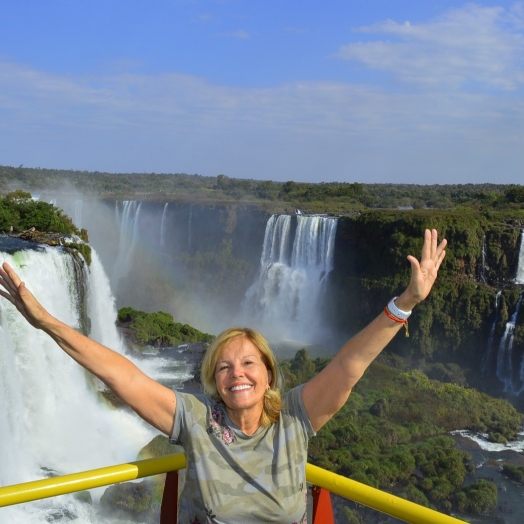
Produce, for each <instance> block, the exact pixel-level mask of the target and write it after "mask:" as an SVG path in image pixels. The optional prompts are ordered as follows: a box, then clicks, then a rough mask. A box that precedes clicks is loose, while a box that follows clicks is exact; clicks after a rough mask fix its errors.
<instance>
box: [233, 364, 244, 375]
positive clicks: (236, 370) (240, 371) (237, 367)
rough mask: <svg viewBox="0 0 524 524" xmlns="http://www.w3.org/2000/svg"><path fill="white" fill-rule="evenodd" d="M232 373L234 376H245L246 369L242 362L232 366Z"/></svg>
mask: <svg viewBox="0 0 524 524" xmlns="http://www.w3.org/2000/svg"><path fill="white" fill-rule="evenodd" d="M231 373H232V375H233V377H242V376H244V370H243V368H242V366H241V365H240V364H237V365H235V366H233V367H232V368H231Z"/></svg>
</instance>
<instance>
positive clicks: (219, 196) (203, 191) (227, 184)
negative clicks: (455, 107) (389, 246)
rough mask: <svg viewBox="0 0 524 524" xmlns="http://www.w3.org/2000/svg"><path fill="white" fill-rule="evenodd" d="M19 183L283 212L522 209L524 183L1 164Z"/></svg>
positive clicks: (6, 178)
mask: <svg viewBox="0 0 524 524" xmlns="http://www.w3.org/2000/svg"><path fill="white" fill-rule="evenodd" d="M13 184H16V185H17V187H24V188H26V189H27V190H30V191H36V190H40V191H43V190H45V191H52V192H62V191H63V190H64V187H67V188H69V189H68V190H69V191H70V192H72V191H78V192H81V193H83V194H90V195H97V196H101V197H117V198H124V197H125V198H128V199H131V198H136V199H142V200H144V199H157V200H158V199H163V200H166V201H190V202H195V201H199V202H244V203H246V202H256V203H257V204H259V205H266V206H268V205H269V206H270V207H271V209H273V210H275V211H277V210H280V211H283V210H287V211H292V210H293V209H294V207H300V208H301V209H303V210H305V211H307V212H329V213H333V214H341V213H345V212H352V211H361V210H363V209H366V208H397V207H412V208H414V209H421V208H425V207H427V208H431V209H450V208H457V207H458V208H470V209H488V208H489V209H498V208H514V209H522V207H523V206H524V188H523V187H521V186H516V185H507V184H506V185H503V184H453V185H427V186H422V185H415V184H361V183H358V182H344V183H341V182H329V183H319V184H312V183H300V182H293V181H288V182H284V183H282V182H273V181H271V180H262V181H261V180H248V179H235V178H230V177H228V176H226V175H223V174H221V175H218V176H217V177H205V176H200V175H196V174H195V175H188V174H185V173H175V174H166V173H162V174H157V173H120V174H114V173H101V172H98V171H95V172H88V171H74V170H58V169H41V168H25V167H23V166H19V167H10V166H0V191H8V190H9V189H10V188H12V187H13Z"/></svg>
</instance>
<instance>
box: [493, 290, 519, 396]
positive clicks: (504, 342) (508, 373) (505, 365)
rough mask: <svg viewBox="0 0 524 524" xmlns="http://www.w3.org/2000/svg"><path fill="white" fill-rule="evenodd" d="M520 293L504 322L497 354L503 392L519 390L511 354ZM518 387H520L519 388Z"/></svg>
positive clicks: (516, 391) (498, 374)
mask: <svg viewBox="0 0 524 524" xmlns="http://www.w3.org/2000/svg"><path fill="white" fill-rule="evenodd" d="M521 302H522V295H520V297H519V299H518V301H517V305H516V306H515V312H514V313H513V315H511V318H510V320H509V321H508V322H507V323H506V329H505V330H504V335H502V338H501V340H500V344H499V351H498V355H497V377H498V379H499V380H500V381H501V382H502V383H503V384H504V392H506V393H513V394H518V393H519V390H517V389H516V388H515V369H514V366H513V364H514V355H513V335H514V333H515V324H516V322H517V317H518V314H519V309H520V304H521ZM519 389H520V388H519Z"/></svg>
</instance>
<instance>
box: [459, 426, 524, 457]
mask: <svg viewBox="0 0 524 524" xmlns="http://www.w3.org/2000/svg"><path fill="white" fill-rule="evenodd" d="M451 434H452V435H461V436H463V437H465V438H468V439H470V440H472V441H473V442H476V443H477V444H478V445H479V447H480V448H481V449H483V450H485V451H492V452H501V451H508V450H511V451H517V452H519V453H522V452H524V432H519V433H518V436H517V440H512V441H510V442H508V443H507V444H497V443H496V442H490V441H489V440H488V435H487V434H486V433H474V432H472V431H468V430H465V429H460V430H456V431H452V432H451Z"/></svg>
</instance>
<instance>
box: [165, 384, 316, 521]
mask: <svg viewBox="0 0 524 524" xmlns="http://www.w3.org/2000/svg"><path fill="white" fill-rule="evenodd" d="M176 400H177V405H176V413H175V424H174V428H173V433H172V435H171V442H172V443H173V444H180V445H181V446H182V447H183V448H184V451H185V453H186V460H187V467H186V476H185V484H184V489H183V490H182V493H181V495H180V500H179V503H178V508H179V509H178V522H179V524H208V523H214V524H215V523H216V524H236V523H238V524H245V523H246V522H278V523H282V524H298V523H304V524H305V523H306V499H307V491H306V463H307V444H308V439H309V437H310V436H313V435H314V434H315V432H314V430H313V428H312V426H311V423H310V421H309V419H308V416H307V413H306V410H305V407H304V404H303V402H302V386H299V387H298V388H294V389H292V390H291V391H289V392H288V393H286V394H285V395H284V408H283V410H282V412H281V414H280V420H279V422H278V423H276V424H272V425H270V426H269V427H267V428H264V427H260V428H259V429H258V430H257V431H256V432H255V433H254V434H253V435H246V434H244V433H243V432H242V431H241V430H240V429H239V428H238V427H237V426H236V425H235V424H234V423H233V422H232V421H231V420H230V419H229V417H228V416H227V414H226V411H225V409H224V406H223V405H222V404H219V403H217V402H216V401H215V400H213V399H212V398H209V397H207V396H205V395H191V394H187V393H180V392H178V391H177V392H176Z"/></svg>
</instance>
